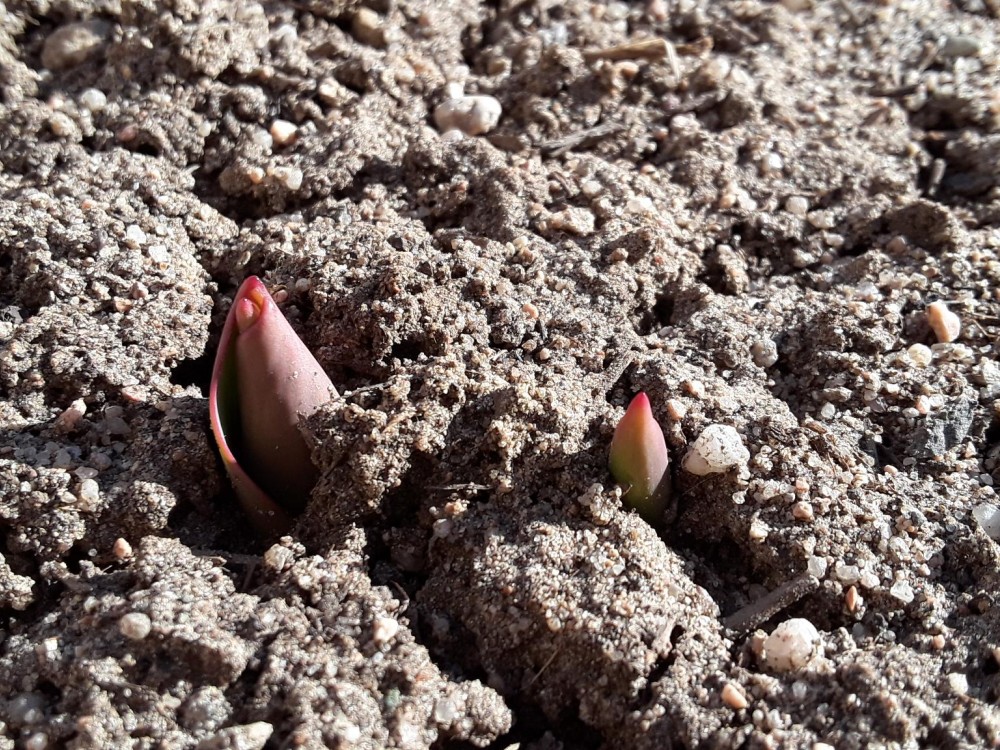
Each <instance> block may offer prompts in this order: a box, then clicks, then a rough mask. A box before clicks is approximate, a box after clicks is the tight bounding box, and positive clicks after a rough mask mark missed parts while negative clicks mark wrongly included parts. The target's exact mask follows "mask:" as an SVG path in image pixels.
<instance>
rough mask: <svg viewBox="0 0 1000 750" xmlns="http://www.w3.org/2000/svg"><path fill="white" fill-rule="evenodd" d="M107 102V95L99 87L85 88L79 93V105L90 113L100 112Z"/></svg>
mask: <svg viewBox="0 0 1000 750" xmlns="http://www.w3.org/2000/svg"><path fill="white" fill-rule="evenodd" d="M107 103H108V97H107V95H106V94H105V93H104V92H103V91H101V90H100V89H87V90H86V91H84V92H83V93H82V94H80V106H81V107H83V108H84V109H85V110H87V111H88V112H90V113H91V114H93V113H95V112H100V111H101V110H102V109H104V107H105V106H107Z"/></svg>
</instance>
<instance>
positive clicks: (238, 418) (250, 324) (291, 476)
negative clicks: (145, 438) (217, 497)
mask: <svg viewBox="0 0 1000 750" xmlns="http://www.w3.org/2000/svg"><path fill="white" fill-rule="evenodd" d="M336 395H337V391H336V389H335V388H334V386H333V383H331V382H330V379H329V378H328V377H327V376H326V373H325V372H323V368H322V367H321V366H320V365H319V363H318V362H317V361H316V359H315V358H314V357H313V356H312V354H311V353H310V352H309V350H308V349H307V348H306V346H305V344H303V343H302V341H301V339H299V337H298V336H297V335H296V333H295V331H294V330H293V329H292V327H291V326H290V325H289V324H288V321H287V320H285V317H284V315H282V314H281V311H280V310H279V309H278V307H277V305H276V304H275V303H274V300H273V299H272V298H271V295H270V294H268V292H267V288H266V287H265V286H264V284H263V283H262V282H261V281H260V279H258V278H257V277H256V276H251V277H250V278H248V279H246V281H244V282H243V284H242V285H241V286H240V288H239V291H238V292H237V293H236V297H235V299H234V300H233V306H232V309H231V310H230V313H229V317H228V318H227V319H226V324H225V326H224V328H223V331H222V339H221V341H220V342H219V350H218V353H217V355H216V359H215V367H214V369H213V371H212V383H211V386H210V389H209V415H210V417H211V421H212V432H213V433H214V435H215V440H216V443H217V444H218V446H219V453H220V454H221V455H222V460H223V463H224V464H225V467H226V471H227V473H228V474H229V477H230V480H231V481H232V483H233V487H234V489H235V490H236V494H237V496H238V497H239V499H240V501H241V503H242V504H243V507H244V509H245V510H246V511H247V513H248V514H249V515H250V517H251V519H252V520H253V521H254V524H255V525H256V526H257V527H258V529H260V530H261V531H262V532H264V533H266V534H276V533H281V532H283V531H285V530H287V528H288V526H289V525H290V518H289V512H298V511H300V510H302V508H304V507H305V504H306V502H307V501H308V499H309V494H310V492H311V490H312V487H313V486H314V485H315V483H316V479H317V476H318V472H317V470H316V467H315V466H314V465H313V463H312V459H311V457H310V451H309V447H308V445H307V444H306V442H305V439H304V438H303V437H302V434H301V433H300V432H299V429H298V423H299V422H300V421H301V420H302V419H304V418H305V417H308V416H310V415H311V414H312V413H313V412H314V411H316V409H318V408H319V407H320V406H321V405H323V404H324V403H326V402H327V401H329V400H330V399H332V398H334V397H335V396H336Z"/></svg>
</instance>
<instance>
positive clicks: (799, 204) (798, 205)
mask: <svg viewBox="0 0 1000 750" xmlns="http://www.w3.org/2000/svg"><path fill="white" fill-rule="evenodd" d="M785 210H786V211H787V212H788V213H790V214H791V215H792V216H798V217H800V218H803V219H804V218H805V217H806V214H808V213H809V201H808V200H807V199H806V198H803V197H802V196H801V195H791V196H789V197H788V199H787V200H786V201H785Z"/></svg>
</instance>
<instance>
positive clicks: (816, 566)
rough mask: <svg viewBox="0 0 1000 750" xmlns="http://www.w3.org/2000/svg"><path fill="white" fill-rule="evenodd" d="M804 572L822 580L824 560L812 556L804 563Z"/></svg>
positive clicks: (824, 570)
mask: <svg viewBox="0 0 1000 750" xmlns="http://www.w3.org/2000/svg"><path fill="white" fill-rule="evenodd" d="M806 571H808V573H809V575H811V576H815V577H816V578H822V577H823V576H825V575H826V558H824V557H818V556H816V555H812V556H811V557H810V558H809V560H808V561H807V562H806Z"/></svg>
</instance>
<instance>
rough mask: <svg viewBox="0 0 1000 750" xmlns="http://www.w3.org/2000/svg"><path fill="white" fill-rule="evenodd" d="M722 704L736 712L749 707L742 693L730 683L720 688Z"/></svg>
mask: <svg viewBox="0 0 1000 750" xmlns="http://www.w3.org/2000/svg"><path fill="white" fill-rule="evenodd" d="M722 702H723V703H725V704H726V705H727V706H729V707H730V708H732V709H734V710H736V711H741V710H743V709H744V708H746V707H747V706H748V705H749V704H748V703H747V699H746V696H745V695H744V694H743V691H742V690H740V689H739V688H738V687H736V686H735V685H734V684H733V683H731V682H727V683H726V684H725V685H723V686H722Z"/></svg>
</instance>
